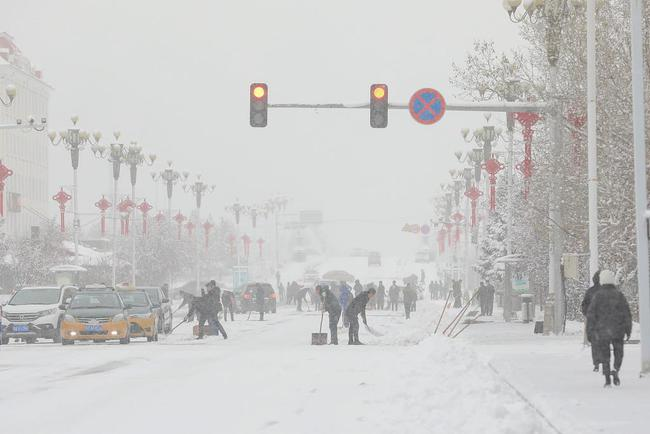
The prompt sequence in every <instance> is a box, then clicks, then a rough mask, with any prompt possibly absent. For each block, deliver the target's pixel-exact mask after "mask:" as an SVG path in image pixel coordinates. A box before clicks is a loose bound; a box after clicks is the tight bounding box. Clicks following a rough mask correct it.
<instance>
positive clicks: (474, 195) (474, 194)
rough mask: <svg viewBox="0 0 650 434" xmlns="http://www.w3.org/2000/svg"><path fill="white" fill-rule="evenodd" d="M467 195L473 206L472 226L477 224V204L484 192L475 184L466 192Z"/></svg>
mask: <svg viewBox="0 0 650 434" xmlns="http://www.w3.org/2000/svg"><path fill="white" fill-rule="evenodd" d="M465 196H467V198H468V199H469V201H470V204H471V206H472V219H471V220H470V221H471V222H472V227H475V226H476V204H477V202H478V200H479V199H480V198H481V196H483V192H482V191H480V190H479V189H478V188H477V187H476V186H475V185H473V186H472V187H471V188H470V189H469V190H467V191H466V192H465Z"/></svg>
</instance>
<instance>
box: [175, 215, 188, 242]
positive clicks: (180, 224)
mask: <svg viewBox="0 0 650 434" xmlns="http://www.w3.org/2000/svg"><path fill="white" fill-rule="evenodd" d="M186 219H187V217H185V216H184V215H183V214H181V212H180V211H179V212H178V214H176V215H175V216H174V221H175V222H176V224H177V225H178V240H179V241H180V239H181V230H182V229H183V222H184V221H185V220H186Z"/></svg>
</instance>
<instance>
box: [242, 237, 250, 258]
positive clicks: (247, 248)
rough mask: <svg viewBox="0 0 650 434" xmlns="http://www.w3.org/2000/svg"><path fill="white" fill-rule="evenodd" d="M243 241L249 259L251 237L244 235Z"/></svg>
mask: <svg viewBox="0 0 650 434" xmlns="http://www.w3.org/2000/svg"><path fill="white" fill-rule="evenodd" d="M241 240H242V242H243V243H244V255H245V256H246V257H247V258H248V256H249V255H250V252H251V237H249V236H248V235H246V234H244V236H243V237H241Z"/></svg>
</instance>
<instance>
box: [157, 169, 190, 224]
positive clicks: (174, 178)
mask: <svg viewBox="0 0 650 434" xmlns="http://www.w3.org/2000/svg"><path fill="white" fill-rule="evenodd" d="M172 164H173V163H172V162H171V161H168V162H167V168H166V169H164V170H162V171H161V172H160V174H159V179H160V180H162V182H163V183H164V184H165V186H166V188H167V218H168V219H170V220H171V218H172V194H173V192H174V185H175V184H176V183H177V182H178V181H179V180H181V179H182V180H183V181H187V178H188V176H189V174H187V175H188V176H186V175H185V174H183V175H181V174H180V173H179V172H177V171H176V170H174V169H173V168H172Z"/></svg>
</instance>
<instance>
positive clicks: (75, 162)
mask: <svg viewBox="0 0 650 434" xmlns="http://www.w3.org/2000/svg"><path fill="white" fill-rule="evenodd" d="M70 120H71V121H72V125H73V127H72V128H70V129H68V130H67V131H61V132H59V133H58V138H57V133H56V132H55V131H50V132H49V133H48V137H49V138H50V141H51V142H52V144H53V145H54V146H57V145H59V144H63V145H64V146H65V148H66V149H67V150H69V151H70V160H71V162H72V208H73V212H74V215H73V221H72V228H73V238H74V258H75V259H74V261H75V264H76V265H79V227H80V225H81V224H80V221H79V200H78V199H79V195H78V194H77V186H78V183H77V170H78V169H79V151H81V150H82V149H83V148H84V147H85V146H86V145H87V144H90V145H91V146H98V144H99V141H100V139H101V137H102V134H101V133H100V132H95V133H93V134H92V137H91V135H90V134H89V133H87V132H86V131H82V130H79V129H78V128H76V126H77V122H79V117H78V116H73V117H72V118H71V119H70Z"/></svg>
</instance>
